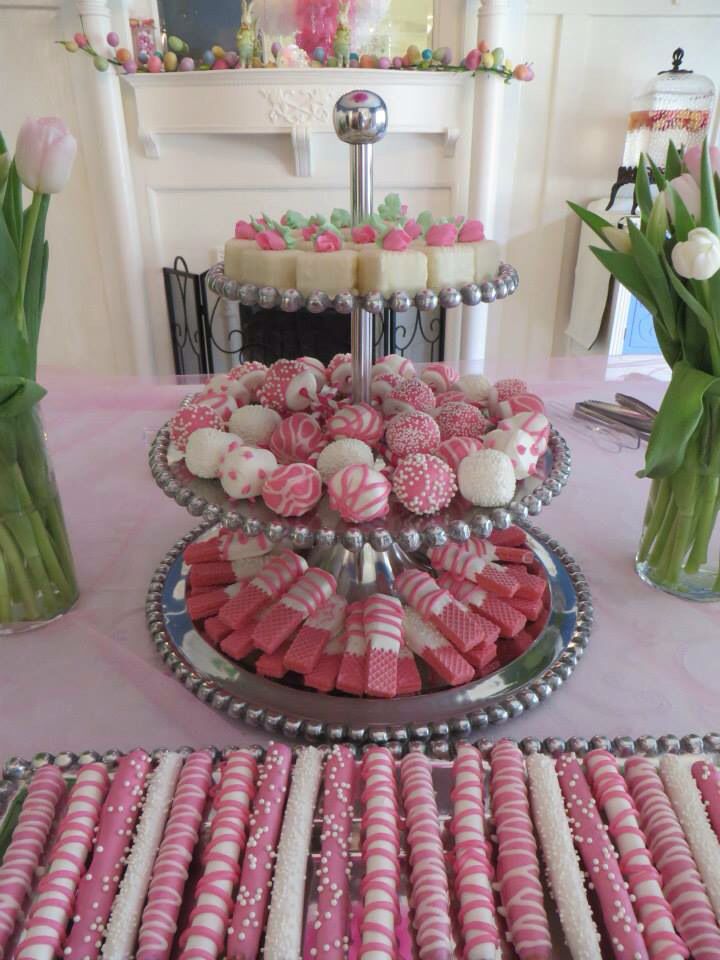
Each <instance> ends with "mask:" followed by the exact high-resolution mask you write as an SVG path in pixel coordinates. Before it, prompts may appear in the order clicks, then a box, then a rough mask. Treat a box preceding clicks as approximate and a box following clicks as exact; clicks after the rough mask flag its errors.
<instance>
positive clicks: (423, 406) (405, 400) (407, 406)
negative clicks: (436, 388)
mask: <svg viewBox="0 0 720 960" xmlns="http://www.w3.org/2000/svg"><path fill="white" fill-rule="evenodd" d="M382 406H383V413H384V414H385V416H386V417H394V416H395V415H396V414H398V413H412V412H413V410H419V411H420V412H421V413H431V412H432V411H433V410H434V409H435V394H434V393H433V392H432V390H431V389H430V387H428V385H427V384H426V383H423V382H422V380H419V379H415V380H403V381H402V382H401V383H399V384H398V385H397V386H396V387H393V389H392V390H391V391H390V393H389V394H388V395H387V396H386V397H385V399H384V400H383V404H382Z"/></svg>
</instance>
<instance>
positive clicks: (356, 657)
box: [335, 601, 367, 697]
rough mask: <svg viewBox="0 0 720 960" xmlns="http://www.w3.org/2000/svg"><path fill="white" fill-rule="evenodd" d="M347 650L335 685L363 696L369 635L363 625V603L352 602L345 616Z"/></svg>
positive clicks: (343, 690) (357, 695) (344, 691)
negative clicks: (367, 635) (366, 634)
mask: <svg viewBox="0 0 720 960" xmlns="http://www.w3.org/2000/svg"><path fill="white" fill-rule="evenodd" d="M343 636H344V640H345V651H344V653H343V658H342V663H341V664H340V670H339V671H338V675H337V678H336V680H335V686H336V687H337V689H338V690H342V692H343V693H353V694H355V696H356V697H361V696H362V694H363V693H364V691H365V658H366V654H367V637H366V636H365V627H364V625H363V603H362V602H361V601H357V602H356V603H351V604H350V606H349V607H348V609H347V617H346V618H345V630H344V634H343Z"/></svg>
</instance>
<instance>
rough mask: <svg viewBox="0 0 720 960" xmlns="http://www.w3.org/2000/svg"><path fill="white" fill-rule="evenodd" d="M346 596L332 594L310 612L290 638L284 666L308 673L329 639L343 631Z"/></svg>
mask: <svg viewBox="0 0 720 960" xmlns="http://www.w3.org/2000/svg"><path fill="white" fill-rule="evenodd" d="M346 611H347V600H345V599H344V597H339V596H338V595H337V594H333V596H331V597H330V599H329V600H328V601H327V602H326V603H324V604H323V605H322V606H321V607H319V608H318V609H317V610H316V611H315V613H313V614H311V615H310V616H309V617H308V618H307V620H306V621H305V623H304V624H303V625H302V627H301V628H300V629H299V630H298V632H297V634H296V635H295V637H294V638H293V641H292V644H291V645H290V649H289V650H288V652H287V653H286V654H285V660H284V664H285V668H286V669H287V670H294V671H295V672H296V673H309V672H310V671H311V670H313V669H314V668H315V667H316V666H317V664H318V661H319V660H320V657H321V656H322V653H323V650H324V649H325V647H326V646H327V644H328V642H329V641H330V640H331V639H332V638H333V637H335V636H337V635H338V634H339V633H341V632H342V629H343V625H344V623H345V613H346Z"/></svg>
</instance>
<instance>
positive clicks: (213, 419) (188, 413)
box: [168, 403, 223, 453]
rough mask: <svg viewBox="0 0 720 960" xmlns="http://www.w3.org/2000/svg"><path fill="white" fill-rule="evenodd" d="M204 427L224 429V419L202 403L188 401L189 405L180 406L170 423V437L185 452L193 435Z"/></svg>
mask: <svg viewBox="0 0 720 960" xmlns="http://www.w3.org/2000/svg"><path fill="white" fill-rule="evenodd" d="M202 427H210V428H211V429H213V430H222V429H223V421H222V420H221V419H220V417H219V416H218V414H217V413H216V412H215V411H214V410H213V409H212V408H211V407H209V406H207V404H202V403H188V404H187V406H185V407H180V409H179V410H178V411H177V413H175V414H174V415H173V417H172V418H171V419H170V421H169V423H168V429H169V430H170V439H171V440H172V442H173V443H174V444H175V446H176V447H177V448H178V450H180V452H181V453H184V452H185V448H186V447H187V444H188V440H189V439H190V437H191V435H192V434H193V433H195V431H196V430H200V429H201V428H202Z"/></svg>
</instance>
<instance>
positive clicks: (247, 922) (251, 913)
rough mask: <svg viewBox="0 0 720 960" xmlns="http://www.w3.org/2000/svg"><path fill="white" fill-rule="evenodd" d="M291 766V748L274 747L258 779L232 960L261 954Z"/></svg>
mask: <svg viewBox="0 0 720 960" xmlns="http://www.w3.org/2000/svg"><path fill="white" fill-rule="evenodd" d="M291 766H292V751H291V750H290V747H287V746H285V745H284V744H282V743H271V744H270V746H269V747H268V750H267V753H266V754H265V762H264V763H263V765H262V769H261V771H260V776H259V777H258V788H257V793H256V794H255V800H254V801H253V808H252V815H251V817H250V832H249V834H248V840H247V844H246V847H245V858H244V859H243V865H242V873H241V875H240V886H239V887H238V892H237V899H236V901H235V910H234V911H233V915H232V921H231V923H230V927H229V928H228V936H227V946H226V948H225V952H226V954H227V956H228V957H229V958H230V960H254V958H255V957H257V956H258V954H259V952H260V939H261V937H262V934H263V930H264V929H265V915H266V913H267V905H268V901H269V899H270V883H271V880H272V874H273V866H274V861H275V855H276V852H277V843H278V837H279V836H280V826H281V824H282V818H283V811H284V809H285V800H286V798H287V785H288V780H289V779H290V768H291Z"/></svg>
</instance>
